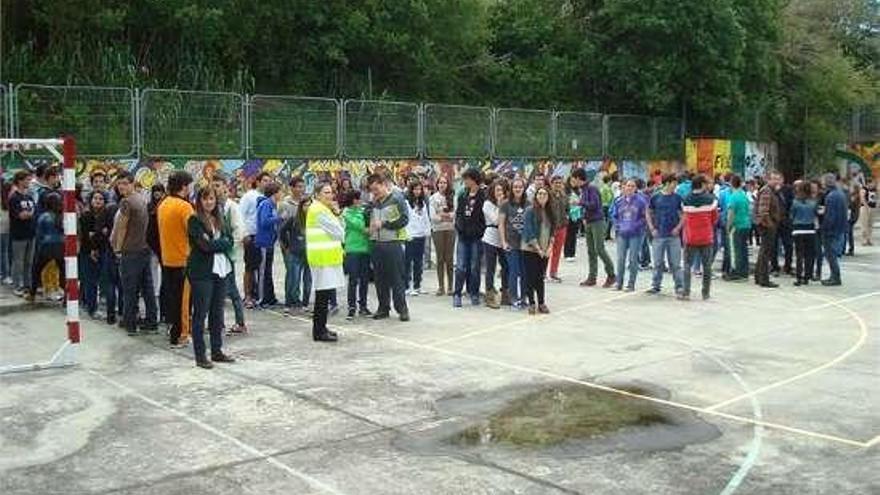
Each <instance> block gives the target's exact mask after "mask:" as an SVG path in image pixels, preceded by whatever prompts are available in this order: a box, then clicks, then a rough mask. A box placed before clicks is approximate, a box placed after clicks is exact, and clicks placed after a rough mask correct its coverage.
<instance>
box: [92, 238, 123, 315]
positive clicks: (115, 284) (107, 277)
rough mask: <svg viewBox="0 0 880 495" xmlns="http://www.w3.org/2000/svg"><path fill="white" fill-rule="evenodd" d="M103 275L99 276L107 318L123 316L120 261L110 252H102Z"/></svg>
mask: <svg viewBox="0 0 880 495" xmlns="http://www.w3.org/2000/svg"><path fill="white" fill-rule="evenodd" d="M100 265H101V268H100V270H101V273H100V275H99V276H98V279H99V281H100V282H99V285H100V287H101V297H103V298H104V304H105V305H106V306H107V316H114V315H116V314H122V303H123V299H122V283H121V282H120V280H119V259H118V258H117V257H116V255H115V254H113V253H111V252H110V251H101V255H100Z"/></svg>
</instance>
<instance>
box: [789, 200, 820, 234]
mask: <svg viewBox="0 0 880 495" xmlns="http://www.w3.org/2000/svg"><path fill="white" fill-rule="evenodd" d="M816 206H817V204H816V200H815V199H795V200H794V201H793V202H792V203H791V208H790V209H789V210H788V215H789V218H790V220H791V224H792V226H799V227H801V228H803V227H805V226H807V225H809V226H810V227H811V228H813V230H815V224H816Z"/></svg>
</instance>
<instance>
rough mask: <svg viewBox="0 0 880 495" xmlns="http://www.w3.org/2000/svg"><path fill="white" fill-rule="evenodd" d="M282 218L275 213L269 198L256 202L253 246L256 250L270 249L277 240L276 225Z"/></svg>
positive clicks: (273, 204)
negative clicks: (255, 228)
mask: <svg viewBox="0 0 880 495" xmlns="http://www.w3.org/2000/svg"><path fill="white" fill-rule="evenodd" d="M281 220H282V218H281V217H280V216H278V213H277V212H276V211H275V203H274V202H272V201H271V200H270V199H269V198H266V197H261V198H260V199H258V200H257V235H255V236H254V245H255V246H257V247H258V248H270V247H272V246H274V245H275V241H277V240H278V224H279V223H281Z"/></svg>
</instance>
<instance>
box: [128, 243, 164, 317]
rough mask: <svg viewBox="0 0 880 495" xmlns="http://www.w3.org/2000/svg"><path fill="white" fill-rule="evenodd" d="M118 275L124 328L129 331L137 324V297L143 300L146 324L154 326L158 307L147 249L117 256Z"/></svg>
mask: <svg viewBox="0 0 880 495" xmlns="http://www.w3.org/2000/svg"><path fill="white" fill-rule="evenodd" d="M119 277H120V280H122V297H123V304H122V309H123V313H122V323H123V326H124V327H125V329H126V330H128V331H130V332H131V331H134V330H135V327H136V326H137V316H138V299H139V298H143V300H144V306H145V309H146V320H147V322H146V324H147V325H148V326H156V324H157V317H158V308H157V307H156V289H155V286H154V285H153V274H152V272H151V271H150V252H149V250H144V251H140V252H132V253H122V255H121V256H120V257H119Z"/></svg>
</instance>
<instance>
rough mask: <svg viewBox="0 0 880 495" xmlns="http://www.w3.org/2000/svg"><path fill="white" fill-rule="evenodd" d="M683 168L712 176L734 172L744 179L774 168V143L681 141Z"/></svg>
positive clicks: (763, 173) (723, 140)
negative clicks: (684, 155) (683, 156)
mask: <svg viewBox="0 0 880 495" xmlns="http://www.w3.org/2000/svg"><path fill="white" fill-rule="evenodd" d="M685 154H686V164H687V169H688V170H689V171H691V172H695V173H700V174H705V175H708V176H715V175H719V174H726V173H735V174H738V175H740V176H742V177H744V178H746V179H751V178H753V177H756V176H763V175H765V174H766V173H767V171H768V170H775V169H776V160H777V157H778V153H777V148H776V143H758V142H754V141H741V140H733V141H732V140H729V139H711V138H697V139H688V140H686V141H685Z"/></svg>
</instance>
